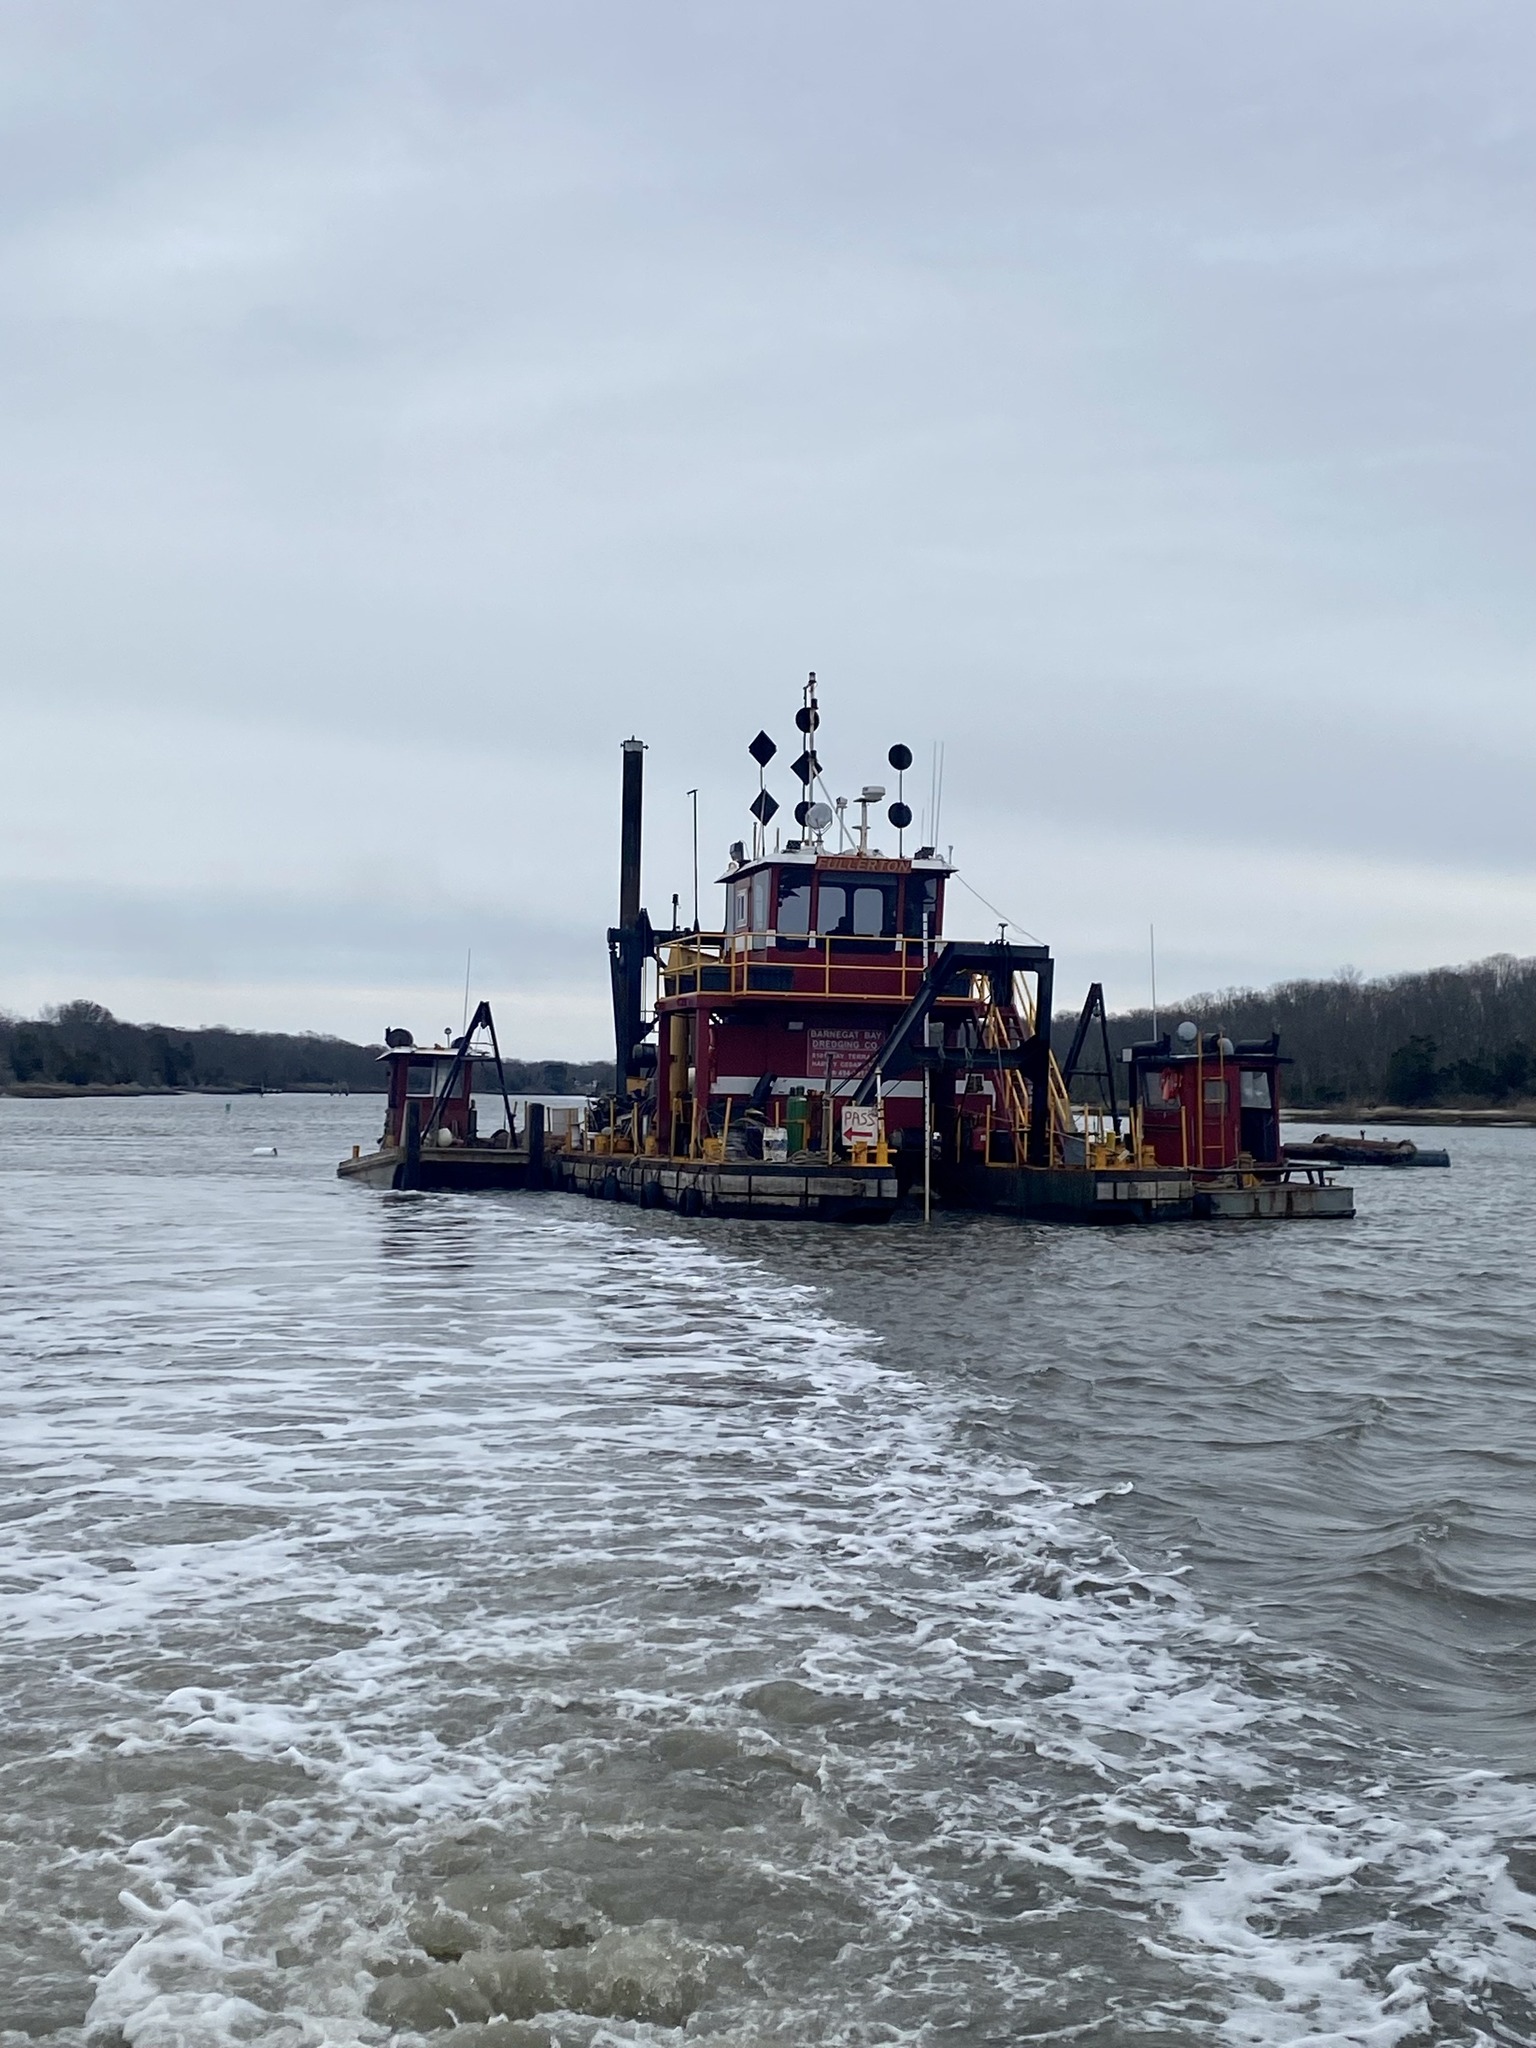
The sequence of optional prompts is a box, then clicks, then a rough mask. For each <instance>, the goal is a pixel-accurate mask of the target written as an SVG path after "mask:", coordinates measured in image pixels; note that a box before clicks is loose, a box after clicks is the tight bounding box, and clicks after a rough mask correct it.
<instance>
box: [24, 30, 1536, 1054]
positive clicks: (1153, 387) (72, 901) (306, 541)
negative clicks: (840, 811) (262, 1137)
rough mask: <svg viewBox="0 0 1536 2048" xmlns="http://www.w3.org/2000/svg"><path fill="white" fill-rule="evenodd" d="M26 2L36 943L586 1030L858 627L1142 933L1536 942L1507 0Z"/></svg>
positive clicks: (341, 998) (29, 713)
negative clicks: (697, 819)
mask: <svg viewBox="0 0 1536 2048" xmlns="http://www.w3.org/2000/svg"><path fill="white" fill-rule="evenodd" d="M10 26H11V30H12V33H13V46H12V48H13V62H12V64H11V65H10V67H9V72H8V78H7V82H6V84H5V86H4V88H3V90H4V92H5V95H6V99H7V112H8V116H9V119H8V135H9V140H8V142H7V143H6V144H5V145H4V149H5V152H6V157H7V159H8V160H7V161H4V162H0V171H3V175H0V194H3V195H4V196H3V197H0V237H3V243H4V255H5V262H4V265H3V275H4V279H5V282H4V285H3V288H0V291H3V296H0V372H3V375H0V394H3V395H0V429H3V432H0V463H3V465H4V471H5V479H6V484H7V489H6V492H5V494H4V500H3V510H0V534H3V540H4V546H3V549H0V651H3V656H4V659H3V664H0V688H3V691H4V703H5V715H6V718H7V726H8V730H9V731H10V733H11V736H12V741H13V745H12V749H11V761H12V773H13V779H14V783H15V785H16V786H15V788H14V791H13V794H12V797H11V799H10V800H9V801H8V803H7V805H6V806H4V807H3V813H4V815H3V816H0V890H3V892H4V897H5V900H6V901H7V903H8V904H9V906H10V908H9V910H8V911H7V913H6V917H5V919H4V921H3V927H0V1001H5V1002H9V1003H11V1004H13V1005H14V1004H18V1003H22V1002H27V1001H31V1000H34V999H42V996H45V995H47V994H55V995H65V994H71V993H76V992H82V991H85V990H90V991H91V992H94V993H99V994H101V995H102V996H103V997H104V999H106V1000H108V1001H115V1002H118V1003H119V1006H121V1005H122V1003H123V1002H124V1001H125V1000H128V999H132V1000H139V999H143V1000H150V999H151V998H152V997H153V995H154V992H155V990H156V988H157V987H159V988H162V989H163V990H164V991H165V994H166V998H167V1000H169V999H170V997H172V996H174V997H175V999H176V1000H179V1001H184V1002H195V1003H197V1004H202V1005H206V1004H209V1003H218V1002H222V1001H225V1000H227V999H230V997H231V991H234V992H237V993H238V995H239V999H240V1000H241V1001H245V1002H249V1003H252V1004H255V1005H257V1006H259V1007H260V1008H261V1010H262V1016H261V1019H260V1021H264V1022H271V1021H283V1018H284V1017H286V1021H289V1022H291V1023H293V1024H294V1025H296V1026H297V1025H304V1024H315V1025H321V1026H324V1025H337V1026H341V1025H345V1026H346V1027H347V1028H364V1027H363V1026H362V1025H361V1024H359V1023H358V1022H356V1019H357V1018H359V1017H360V1016H361V1015H362V1014H364V1013H365V1012H366V1014H367V1015H369V1016H372V1014H373V1012H374V1011H375V1010H376V1008H377V1007H378V1004H379V1002H380V1001H382V1000H383V992H387V991H388V989H389V988H390V987H391V985H394V986H398V987H399V988H400V989H401V990H402V991H409V990H411V989H413V988H415V987H416V986H418V984H419V983H420V982H421V980H422V978H423V969H422V961H423V959H424V957H425V955H427V954H429V953H431V952H432V950H433V948H434V946H436V947H437V949H438V950H439V951H442V952H445V953H446V954H447V955H449V956H450V957H451V956H453V955H454V954H456V953H458V952H459V949H460V945H461V941H460V937H459V934H460V933H464V932H468V933H471V934H472V933H473V932H474V931H475V930H476V929H481V930H484V931H485V932H487V933H491V932H493V931H494V932H495V933H497V934H499V935H500V936H498V937H497V938H496V939H495V941H494V944H495V945H496V946H505V948H506V949H507V950H508V951H510V952H514V953H518V954H519V956H520V957H519V959H518V961H517V963H516V965H515V967H514V968H513V969H511V970H509V972H510V973H511V974H512V975H513V977H514V978H515V977H516V976H519V975H520V976H521V977H522V979H523V981H524V982H525V983H526V985H527V987H528V988H529V989H530V990H535V989H537V990H538V991H540V994H539V998H538V999H539V1001H540V1003H541V1004H543V1005H544V1007H543V1008H542V1009H541V1010H540V1011H539V1013H538V1016H539V1022H538V1028H539V1029H541V1030H547V1031H548V1032H549V1034H550V1038H549V1042H548V1043H547V1044H545V1045H543V1046H540V1047H538V1048H536V1049H538V1050H548V1051H552V1052H553V1051H571V1052H587V1051H591V1050H597V1049H600V1047H601V1042H602V1026H601V1017H602V1008H603V997H602V989H603V975H604V963H603V954H602V947H601V932H602V928H603V926H604V924H605V923H606V921H607V918H608V916H609V914H610V899H611V896H612V893H613V892H612V875H611V869H612V863H613V840H614V819H613V802H612V798H613V785H614V782H615V780H616V774H615V766H616V764H615V761H614V758H613V755H614V750H615V747H616V743H617V741H618V739H620V738H622V737H623V736H624V735H625V734H626V733H627V732H628V731H630V730H632V729H638V730H640V731H641V732H642V733H643V734H644V735H645V736H646V737H647V738H648V739H649V740H650V741H651V743H652V749H653V751H652V755H651V762H650V774H651V786H652V791H653V827H654V829H653V839H652V846H653V856H652V860H651V864H650V882H649V891H650V895H651V898H652V901H653V903H654V904H656V905H658V906H660V907H661V908H664V907H665V900H666V897H667V895H668V894H669V893H670V890H671V889H672V888H673V887H677V888H678V889H679V890H680V891H682V892H683V893H685V894H686V890H687V848H686V823H685V817H686V812H685V806H684V804H683V802H682V792H683V791H684V790H685V789H686V788H687V787H688V786H689V785H691V784H694V783H699V784H701V785H702V786H703V787H704V789H705V792H706V796H705V801H704V812H703V817H702V824H703V828H704V831H705V834H706V848H707V854H706V864H707V865H709V864H711V863H712V861H713V857H714V856H715V854H716V853H717V852H718V851H719V850H720V848H722V847H723V845H724V844H725V843H726V841H727V840H729V839H730V838H733V837H735V836H736V835H737V832H738V831H739V830H740V805H741V803H742V802H744V801H745V798H746V796H747V794H749V793H750V788H751V786H752V783H751V778H750V775H749V774H748V773H744V772H743V770H744V769H745V768H746V766H747V764H746V763H745V759H744V756H743V754H742V751H741V749H742V745H743V742H744V741H745V740H746V739H747V738H748V737H749V736H750V734H751V732H752V731H754V730H755V729H756V727H757V725H758V724H759V723H762V722H766V723H767V724H768V726H769V729H770V730H775V729H776V726H787V720H788V713H789V708H790V706H791V704H792V701H793V692H794V688H795V685H796V682H797V680H798V678H799V677H800V675H801V674H802V673H803V671H804V670H805V669H806V668H807V667H810V666H815V667H816V668H817V670H818V672H819V673H821V674H822V676H823V677H824V680H825V682H826V684H827V690H828V702H829V719H828V742H829V746H828V752H829V758H830V759H831V760H832V761H833V762H834V764H835V766H836V771H837V773H838V774H839V775H840V776H841V777H842V778H843V779H844V780H845V781H846V782H847V783H849V784H852V783H854V782H857V781H859V780H861V779H862V778H863V777H864V776H865V775H866V774H868V773H870V772H873V770H874V768H875V766H876V765H877V764H878V763H879V761H880V760H881V759H882V758H883V754H884V748H885V745H886V744H887V743H888V741H889V740H890V739H891V738H895V737H902V738H905V739H907V740H908V741H909V742H910V743H912V744H913V745H914V747H916V748H917V749H918V751H919V754H920V757H921V758H924V759H925V758H926V750H927V747H928V745H929V743H930V742H931V741H932V740H933V739H935V738H942V739H944V741H945V742H946V744H947V747H948V760H949V789H950V796H949V800H948V806H947V809H948V831H949V832H952V833H953V835H954V838H955V840H956V845H957V852H958V854H959V855H960V857H961V858H962V859H963V860H964V861H965V863H966V865H967V869H968V871H970V872H972V873H973V874H974V876H975V878H976V880H977V884H978V886H979V887H982V888H983V889H984V891H985V893H986V894H987V895H989V896H991V897H992V898H993V900H996V901H1002V902H1005V903H1006V904H1007V905H1008V906H1009V907H1010V908H1012V907H1013V906H1018V909H1017V913H1016V914H1018V915H1019V916H1021V917H1022V918H1024V919H1025V920H1026V921H1028V922H1029V923H1030V924H1031V925H1033V926H1035V927H1036V928H1038V929H1041V930H1043V931H1045V932H1046V933H1047V934H1048V935H1049V936H1050V937H1051V938H1052V940H1053V942H1054V943H1056V945H1057V946H1058V948H1059V949H1060V950H1061V951H1062V954H1063V958H1064V961H1065V962H1067V963H1069V965H1070V968H1071V971H1073V972H1074V973H1075V972H1077V971H1078V970H1079V969H1081V970H1082V971H1083V972H1084V973H1085V974H1086V972H1088V971H1102V972H1104V973H1106V974H1107V975H1108V977H1109V978H1110V982H1111V993H1112V995H1113V994H1115V993H1116V988H1115V980H1116V977H1119V979H1120V980H1121V982H1123V984H1124V986H1123V987H1122V988H1121V989H1120V991H1119V993H1120V994H1121V995H1122V996H1123V997H1124V998H1125V999H1130V998H1132V997H1134V996H1135V995H1137V994H1139V993H1140V984H1139V980H1138V979H1137V977H1139V976H1140V974H1141V968H1140V966H1139V962H1140V959H1141V951H1142V947H1143V945H1144V935H1145V927H1146V923H1147V921H1148V919H1149V918H1150V917H1153V916H1155V917H1156V918H1157V919H1158V921H1159V927H1160V930H1163V929H1166V930H1167V932H1168V935H1169V936H1168V947H1169V952H1170V963H1171V964H1170V966H1169V969H1168V971H1169V972H1170V973H1172V974H1177V973H1178V971H1179V969H1180V967H1182V968H1183V969H1185V970H1186V971H1187V973H1188V975H1189V977H1190V980H1191V981H1192V982H1200V983H1211V982H1220V981H1223V980H1228V979H1233V978H1238V977H1244V978H1247V977H1251V976H1258V977H1260V978H1263V977H1267V976H1268V975H1271V974H1280V973H1287V972H1300V971H1309V970H1310V971H1316V970H1326V969H1327V968H1329V967H1332V966H1334V965H1337V964H1339V962H1340V961H1341V960H1344V959H1351V960H1354V961H1356V962H1357V963H1359V964H1360V965H1362V966H1364V967H1366V968H1377V967H1387V966H1393V965H1402V966H1411V965H1417V964H1425V963H1427V962H1429V961H1431V960H1435V959H1443V958H1454V957H1462V956H1465V955H1467V954H1470V953H1473V952H1476V951H1480V950H1487V947H1488V945H1489V944H1490V943H1491V944H1502V945H1506V946H1508V947H1509V948H1510V949H1511V950H1517V951H1522V950H1523V951H1530V950H1533V949H1536V848H1533V844H1532V833H1531V825H1530V806H1529V803H1528V801H1527V799H1526V795H1525V792H1526V791H1527V790H1528V788H1529V786H1530V777H1531V774H1532V771H1533V769H1536V715H1533V709H1532V704H1533V698H1532V692H1531V689H1530V684H1529V678H1530V670H1531V652H1532V643H1533V630H1532V628H1533V620H1532V596H1531V578H1530V573H1529V552H1530V539H1529V536H1530V531H1531V516H1530V515H1531V493H1532V484H1531V478H1532V474H1533V465H1532V459H1531V458H1532V454H1533V448H1532V441H1533V407H1532V395H1531V378H1530V368H1529V365H1530V361H1531V342H1532V334H1531V328H1532V312H1533V282H1532V270H1531V265H1530V262H1529V252H1528V240H1529V220H1530V217H1531V183H1532V170H1533V163H1536V149H1533V139H1532V121H1531V116H1530V114H1529V111H1528V108H1527V98H1528V93H1527V88H1526V80H1527V79H1528V78H1529V76H1530V74H1531V68H1532V59H1533V56H1536V48H1533V45H1536V24H1533V21H1532V18H1531V16H1530V14H1529V12H1528V10H1526V9H1523V8H1520V7H1516V6H1515V5H1513V4H1512V0H1510V4H1499V5H1493V4H1482V5H1478V4H1473V5H1470V6H1467V7H1463V8H1459V9H1458V10H1456V13H1455V17H1454V20H1452V18H1451V17H1449V16H1448V15H1447V14H1446V13H1445V11H1444V10H1443V9H1442V8H1439V7H1430V6H1428V5H1417V4H1412V0H1409V4H1393V5H1390V6H1388V5H1385V4H1382V5H1374V4H1361V0H1335V4H1331V5H1328V6H1321V5H1305V4H1303V5H1299V6H1295V7H1289V8H1286V9H1285V10H1274V11H1270V12H1265V11H1262V10H1234V9H1231V8H1230V7H1225V6H1219V5H1216V4H1214V0H1212V4H1191V0H1169V4H1165V5H1162V6H1159V7H1158V8H1156V9H1148V8H1143V7H1138V6H1134V5H1131V4H1129V0H1116V4H1110V0H1106V4H1103V5H1090V6H1085V7H1080V8H1073V9H1070V10H1068V9H1063V8H1060V7H1058V6H1055V5H1045V4H1027V5H1009V6H1002V5H980V6H976V7H972V8H967V9H965V10H961V11H959V12H956V11H954V10H951V11H949V12H948V13H947V14H942V15H941V14H940V13H938V12H936V11H934V10H932V9H927V8H917V7H914V6H897V7H889V6H885V7H880V8H878V9H877V8H875V7H873V6H859V5H844V6H832V7H819V8H816V9H811V8H809V7H796V6H791V7H787V8H779V9H775V10H772V12H771V14H765V15H764V14H760V15H751V14H749V13H745V12H743V11H741V10H736V11H726V12H721V11H719V10H708V9H700V8H695V7H691V6H685V5H675V6H661V7H653V8H647V9H644V10H636V9H631V8H624V7H620V6H617V5H586V6H583V5H576V6H573V7H570V8H562V9H559V10H550V9H539V8H533V7H531V6H522V7H520V6H510V7H509V6H501V5H498V6H496V7H491V6H488V5H482V6H476V5H465V6H461V7H457V8H455V9H453V10H447V11H444V10H434V11H430V12H429V11H427V10H425V9H422V8H420V7H417V6H408V5H394V6H379V7H370V8H366V9H364V8H350V7H343V8H338V9H333V10H322V11H320V12H319V13H317V12H316V11H315V10H314V9H312V8H298V7H294V6H287V7H285V6H282V5H277V6H264V7H262V8H259V9H258V8H256V7H254V6H244V5H235V6H231V7H225V8H220V9H217V10H206V9H195V8H192V7H191V6H188V5H160V6H146V7H142V8H135V9H133V10H128V11H121V10H109V9H106V8H90V7H87V8H83V9H78V10H71V11H69V12H67V13H65V12H61V11H59V10H56V9H52V8H44V7H41V6H39V7H35V8H32V9H18V10H13V13H12V16H11V17H10ZM946 836H947V835H946ZM402 877H404V878H405V879H404V880H402ZM402 888H403V889H404V890H405V893H406V899H407V900H405V901H403V902H401V903H400V904H399V914H398V915H397V916H394V917H391V916H390V915H389V914H387V913H383V914H381V913H378V912H377V911H373V912H371V911H370V910H369V909H368V907H367V906H368V905H370V904H371V903H374V902H375V900H376V899H377V900H380V901H383V902H385V903H388V902H390V901H391V892H392V891H399V890H400V889H402ZM60 892H63V894H62V895H61V894H60ZM93 892H95V893H94V895H93ZM125 892H126V893H125ZM66 899H67V904H68V906H70V907H68V908H67V909H65V908H61V905H63V904H64V903H65V901H66ZM128 901H131V902H132V903H133V904H134V905H136V906H138V908H137V909H135V910H134V912H133V914H132V916H131V917H130V916H127V914H126V913H125V912H124V910H123V907H122V906H123V905H124V903H125V902H128ZM92 903H94V904H95V908H94V909H92V908H91V905H92ZM1405 903H1413V904H1416V905H1417V906H1418V915H1417V916H1416V917H1409V916H1406V915H1405V914H1404V910H1403V906H1404V904H1405ZM157 904H159V905H161V906H162V908H163V915H161V914H160V913H157V911H156V909H155V906H156V905H157ZM189 906H193V907H189ZM342 927H346V928H348V929H350V931H351V933H352V937H351V938H350V939H349V938H347V937H345V936H344V934H343V933H342V931H341V928H342ZM66 929H67V931H68V933H69V934H70V935H71V936H70V937H69V939H68V943H67V946H65V943H64V940H63V938H62V937H61V936H60V934H62V933H63V932H64V931H65V930H66ZM285 931H286V932H287V933H288V934H289V936H288V937H287V938H284V937H283V936H282V934H283V933H284V932H285ZM311 931H325V932H327V933H331V932H335V933H337V936H336V937H335V938H334V939H330V938H327V939H326V940H325V941H324V943H319V944H317V945H316V946H315V947H313V948H311V947H310V941H309V940H308V939H306V938H305V937H304V936H303V935H304V933H306V932H311ZM93 932H96V933H99V934H102V935H103V936H101V938H100V939H99V941H95V940H93V939H92V938H91V936H90V935H91V934H92V933H93ZM114 932H115V933H117V934H118V936H117V937H116V938H113V937H111V936H110V935H111V934H112V933H114ZM189 933H195V934H197V935H198V936H196V937H195V938H193V937H189V936H188V935H189ZM519 933H527V934H529V935H530V946H529V951H530V952H531V954H532V955H534V956H536V957H533V958H528V959H526V960H525V959H524V958H522V957H521V956H522V950H523V949H522V947H521V942H520V940H517V939H516V938H515V937H514V935H515V934H519ZM124 934H130V935H131V936H130V937H124V936H123V935H124ZM55 942H56V943H55ZM468 942H469V941H468V940H467V939H466V940H465V941H464V943H468ZM50 945H52V951H50ZM93 946H96V947H97V950H95V951H93ZM61 948H63V950H62V951H61ZM285 948H286V950H285ZM306 948H310V949H309V950H306ZM55 960H56V961H57V962H58V964H57V965H56V966H54V965H50V964H49V963H50V961H55ZM200 963H201V964H200ZM1173 963H1177V964H1173ZM437 972H438V970H437V969H435V968H434V969H433V970H431V973H430V974H429V975H428V976H427V979H428V980H429V981H430V982H432V984H433V985H435V980H434V977H435V976H436V974H437ZM66 973H68V974H69V975H70V976H71V977H72V980H71V982H70V983H69V984H68V985H63V984H58V985H56V984H55V979H54V977H56V976H59V975H64V974H66ZM263 988H266V989H267V991H268V993H267V994H266V995H265V996H263V995H262V994H261V990H262V989H263ZM114 991H117V992H118V993H116V994H114ZM199 991H201V994H200V993H199ZM39 992H41V994H39ZM562 1004H564V1006H565V1007H564V1008H562ZM284 1005H292V1006H293V1009H292V1014H291V1015H287V1013H286V1012H283V1015H282V1016H279V1015H275V1014H274V1006H275V1009H276V1011H282V1010H283V1006H284ZM310 1005H312V1006H313V1007H309V1006H310ZM188 1021H193V1019H192V1017H191V1013H190V1012H189V1013H188ZM253 1021H254V1019H253ZM368 1028H376V1025H375V1026H371V1027H368Z"/></svg>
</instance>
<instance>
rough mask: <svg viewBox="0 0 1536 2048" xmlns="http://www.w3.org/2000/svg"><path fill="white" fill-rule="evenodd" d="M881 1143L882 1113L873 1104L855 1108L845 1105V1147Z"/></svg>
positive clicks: (850, 1104)
mask: <svg viewBox="0 0 1536 2048" xmlns="http://www.w3.org/2000/svg"><path fill="white" fill-rule="evenodd" d="M879 1142H880V1112H879V1110H878V1109H876V1108H875V1107H874V1106H873V1105H872V1104H871V1105H869V1106H868V1107H863V1106H861V1107H859V1108H857V1109H856V1108H855V1107H854V1105H853V1104H852V1103H851V1102H849V1103H844V1105H843V1143H844V1144H845V1145H878V1144H879Z"/></svg>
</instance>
